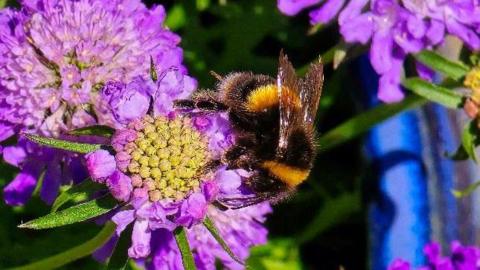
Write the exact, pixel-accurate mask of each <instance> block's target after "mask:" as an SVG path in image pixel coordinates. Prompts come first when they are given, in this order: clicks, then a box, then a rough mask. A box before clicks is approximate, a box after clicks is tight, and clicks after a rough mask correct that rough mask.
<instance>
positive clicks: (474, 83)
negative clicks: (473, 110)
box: [463, 67, 480, 104]
mask: <svg viewBox="0 0 480 270" xmlns="http://www.w3.org/2000/svg"><path fill="white" fill-rule="evenodd" d="M463 85H464V86H465V87H468V88H469V89H470V90H471V91H472V95H471V98H472V100H473V101H475V103H476V104H480V67H474V68H473V69H472V70H470V72H468V74H467V76H465V80H464V81H463Z"/></svg>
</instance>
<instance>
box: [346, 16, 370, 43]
mask: <svg viewBox="0 0 480 270" xmlns="http://www.w3.org/2000/svg"><path fill="white" fill-rule="evenodd" d="M340 33H341V34H342V36H343V38H344V39H345V41H347V42H349V43H353V42H359V43H361V44H366V43H367V42H368V41H369V40H370V38H371V37H372V33H373V20H372V18H371V14H370V13H365V14H362V15H360V16H357V17H354V18H352V19H350V20H348V21H346V22H345V23H344V24H342V25H341V26H340Z"/></svg>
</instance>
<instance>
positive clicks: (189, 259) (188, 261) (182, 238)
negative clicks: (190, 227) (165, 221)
mask: <svg viewBox="0 0 480 270" xmlns="http://www.w3.org/2000/svg"><path fill="white" fill-rule="evenodd" d="M173 235H174V236H175V241H177V245H178V249H179V250H180V254H181V255H182V263H183V268H185V270H196V269H197V267H196V266H195V260H194V259H193V255H192V250H191V249H190V245H189V244H188V239H187V233H186V232H185V229H184V228H183V227H178V228H176V229H175V230H174V231H173Z"/></svg>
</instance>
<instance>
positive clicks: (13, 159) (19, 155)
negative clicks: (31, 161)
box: [3, 146, 27, 167]
mask: <svg viewBox="0 0 480 270" xmlns="http://www.w3.org/2000/svg"><path fill="white" fill-rule="evenodd" d="M26 157H27V152H26V151H25V148H24V147H22V146H7V147H5V148H3V159H4V160H5V161H6V162H7V163H8V164H10V165H13V166H15V167H19V166H20V164H22V163H23V161H24V160H25V158H26Z"/></svg>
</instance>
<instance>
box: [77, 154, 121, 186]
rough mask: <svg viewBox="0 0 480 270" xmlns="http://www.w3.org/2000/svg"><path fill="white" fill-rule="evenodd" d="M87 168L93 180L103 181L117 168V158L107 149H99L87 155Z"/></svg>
mask: <svg viewBox="0 0 480 270" xmlns="http://www.w3.org/2000/svg"><path fill="white" fill-rule="evenodd" d="M85 158H86V161H87V169H88V172H89V173H90V176H91V177H92V179H93V181H96V182H99V183H103V182H105V178H107V177H109V176H110V175H111V174H112V173H113V172H114V171H115V170H116V168H117V164H116V163H115V158H114V157H113V156H112V155H111V154H110V153H109V152H108V151H107V150H103V149H101V150H97V151H94V152H92V153H88V154H87V155H85Z"/></svg>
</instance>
